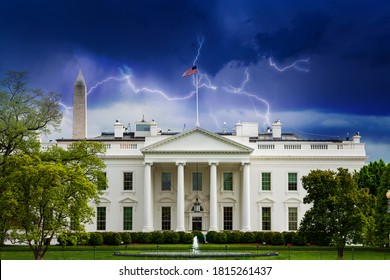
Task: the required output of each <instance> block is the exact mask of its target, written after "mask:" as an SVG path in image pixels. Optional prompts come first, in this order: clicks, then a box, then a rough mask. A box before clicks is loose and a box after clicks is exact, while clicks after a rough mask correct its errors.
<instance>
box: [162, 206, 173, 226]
mask: <svg viewBox="0 0 390 280" xmlns="http://www.w3.org/2000/svg"><path fill="white" fill-rule="evenodd" d="M161 229H162V230H171V207H161Z"/></svg>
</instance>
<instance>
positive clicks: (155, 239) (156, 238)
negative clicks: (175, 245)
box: [151, 231, 165, 244]
mask: <svg viewBox="0 0 390 280" xmlns="http://www.w3.org/2000/svg"><path fill="white" fill-rule="evenodd" d="M151 235H152V237H151V242H152V243H154V244H164V243H165V235H164V233H163V232H161V231H154V232H152V233H151Z"/></svg>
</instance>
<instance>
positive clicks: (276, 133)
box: [272, 120, 282, 139]
mask: <svg viewBox="0 0 390 280" xmlns="http://www.w3.org/2000/svg"><path fill="white" fill-rule="evenodd" d="M272 138H279V139H280V138H282V123H281V122H280V120H277V121H275V122H274V123H273V124H272Z"/></svg>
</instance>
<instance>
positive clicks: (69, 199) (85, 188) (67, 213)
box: [0, 141, 104, 259]
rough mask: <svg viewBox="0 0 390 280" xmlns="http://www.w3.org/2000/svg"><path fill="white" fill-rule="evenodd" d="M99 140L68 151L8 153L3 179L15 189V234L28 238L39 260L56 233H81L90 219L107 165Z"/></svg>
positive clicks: (20, 239)
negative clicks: (101, 177)
mask: <svg viewBox="0 0 390 280" xmlns="http://www.w3.org/2000/svg"><path fill="white" fill-rule="evenodd" d="M103 152H104V146H103V145H102V144H99V143H87V142H85V141H84V142H76V143H74V144H72V145H70V146H69V148H68V149H67V150H63V149H61V148H58V147H53V148H51V149H48V150H46V151H44V152H41V153H38V154H37V155H35V156H30V155H26V154H15V155H11V156H9V158H8V163H7V165H6V166H7V168H9V169H10V170H9V172H7V173H8V175H7V176H5V177H2V178H1V181H0V182H1V184H3V185H6V186H7V189H9V190H11V192H12V195H13V198H14V200H15V205H16V207H15V208H14V209H13V210H12V212H11V216H12V218H13V223H12V224H11V237H12V239H13V240H15V241H17V242H19V243H27V244H28V245H29V247H30V248H31V250H32V251H33V253H34V257H35V259H42V258H43V257H44V255H45V253H46V251H47V249H48V247H49V245H50V241H51V240H52V239H53V237H55V236H59V235H60V234H61V233H63V232H67V231H72V232H80V231H83V230H84V226H83V225H84V224H85V223H88V222H90V221H91V218H92V217H93V215H94V208H93V207H92V205H91V204H90V202H95V203H98V199H99V191H98V189H97V184H98V183H99V180H100V177H99V176H98V174H100V173H101V172H102V168H103V167H104V163H103V161H102V160H101V159H100V158H99V157H98V155H99V154H100V153H103Z"/></svg>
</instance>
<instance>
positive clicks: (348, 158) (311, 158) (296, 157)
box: [250, 156, 367, 161]
mask: <svg viewBox="0 0 390 280" xmlns="http://www.w3.org/2000/svg"><path fill="white" fill-rule="evenodd" d="M250 160H251V161H252V160H353V161H356V160H363V161H365V160H367V157H366V156H339V157H338V156H252V157H251V158H250Z"/></svg>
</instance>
